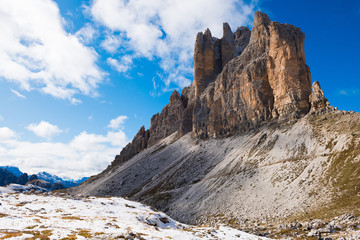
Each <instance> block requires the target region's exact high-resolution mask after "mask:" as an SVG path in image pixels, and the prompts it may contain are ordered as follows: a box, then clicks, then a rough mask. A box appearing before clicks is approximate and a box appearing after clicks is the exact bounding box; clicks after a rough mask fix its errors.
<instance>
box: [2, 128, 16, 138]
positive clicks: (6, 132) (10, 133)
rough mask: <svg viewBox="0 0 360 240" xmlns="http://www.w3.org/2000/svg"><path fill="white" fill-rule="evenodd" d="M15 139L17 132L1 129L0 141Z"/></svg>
mask: <svg viewBox="0 0 360 240" xmlns="http://www.w3.org/2000/svg"><path fill="white" fill-rule="evenodd" d="M14 137H15V132H14V131H13V130H11V129H10V128H7V127H0V141H6V140H10V139H12V138H14Z"/></svg>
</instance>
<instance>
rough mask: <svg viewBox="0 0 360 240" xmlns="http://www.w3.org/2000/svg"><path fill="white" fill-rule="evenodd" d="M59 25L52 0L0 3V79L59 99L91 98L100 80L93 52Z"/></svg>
mask: <svg viewBox="0 0 360 240" xmlns="http://www.w3.org/2000/svg"><path fill="white" fill-rule="evenodd" d="M63 23H64V20H63V19H62V17H61V15H60V12H59V8H58V6H57V5H56V3H54V2H53V1H52V0H33V1H27V0H1V4H0V33H1V38H0V78H1V79H5V80H7V81H11V82H14V83H17V84H18V85H19V86H20V87H21V88H22V89H23V90H26V91H31V90H40V91H42V92H44V93H46V94H50V95H52V96H54V97H56V98H60V99H68V100H71V99H72V98H73V96H74V95H75V94H84V95H90V96H93V95H96V94H97V93H96V88H97V86H98V84H99V83H101V82H102V81H103V78H104V73H103V72H102V71H101V70H100V69H99V68H98V66H97V65H96V61H97V58H98V56H97V53H96V52H95V51H94V50H93V49H92V48H89V47H86V46H84V45H83V44H82V43H81V42H80V41H79V39H78V38H77V37H76V36H75V35H72V34H69V33H67V32H65V30H64V26H63ZM81 36H83V37H84V36H85V33H83V34H82V35H81ZM84 38H85V37H84Z"/></svg>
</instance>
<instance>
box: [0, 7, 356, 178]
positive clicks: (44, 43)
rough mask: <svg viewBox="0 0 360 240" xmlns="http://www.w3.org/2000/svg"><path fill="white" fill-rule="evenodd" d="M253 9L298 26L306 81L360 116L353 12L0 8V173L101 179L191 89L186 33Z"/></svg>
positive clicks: (245, 21)
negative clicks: (175, 94) (173, 97)
mask: <svg viewBox="0 0 360 240" xmlns="http://www.w3.org/2000/svg"><path fill="white" fill-rule="evenodd" d="M256 10H261V11H264V12H266V13H267V14H268V15H269V17H270V19H271V20H273V21H278V22H282V23H289V24H293V25H296V26H297V27H300V28H301V29H302V31H303V32H304V33H305V35H306V40H305V54H306V59H307V63H308V65H309V66H310V69H311V73H312V80H313V81H316V80H317V81H319V82H320V84H321V86H322V88H323V90H324V92H325V95H326V97H327V98H328V99H329V101H330V104H331V105H333V106H336V107H338V108H339V109H344V110H354V111H357V112H358V111H360V104H359V99H360V81H359V80H360V79H359V74H358V72H359V66H360V60H359V57H358V55H359V53H360V51H359V44H358V42H359V37H360V36H359V35H360V31H359V30H360V29H359V24H358V23H359V22H360V21H359V20H360V1H347V2H346V4H344V3H343V2H342V1H330V2H329V1H307V0H305V1H276V0H259V1H256V2H254V1H253V2H251V1H244V2H243V1H234V0H211V1H209V0H206V1H205V0H195V1H194V0H171V1H170V0H152V1H148V0H136V1H123V0H96V1H77V0H57V1H53V0H33V1H31V3H30V1H27V0H0V18H1V21H0V31H1V32H2V36H4V37H2V39H0V98H1V104H0V165H15V166H19V167H20V169H21V170H22V171H27V172H29V173H36V172H38V171H43V170H45V171H48V172H50V173H52V174H57V175H60V176H62V177H70V178H79V177H83V176H87V175H91V174H95V173H97V172H99V171H101V170H102V169H104V168H105V167H106V166H107V165H108V164H109V163H110V162H111V161H112V160H113V158H114V155H115V154H118V153H119V152H120V150H121V148H122V147H123V146H124V145H126V143H127V142H128V141H130V140H131V139H132V137H133V136H134V135H135V134H136V132H137V131H138V129H139V128H140V127H141V126H142V125H145V127H146V128H148V127H149V124H150V118H151V116H152V115H153V114H155V113H157V112H159V111H161V109H162V107H163V106H164V105H165V104H167V103H168V99H169V97H170V94H171V91H172V90H174V89H178V90H181V88H183V87H184V86H187V85H188V84H190V82H191V81H192V77H193V69H192V66H193V59H192V54H193V46H194V40H195V37H196V33H197V32H199V31H203V30H205V29H206V28H207V27H209V28H210V29H211V31H212V33H213V35H214V36H217V37H221V31H222V23H223V22H224V21H226V22H229V23H230V26H231V27H232V28H233V30H234V29H235V28H236V27H238V26H244V25H245V26H248V27H250V28H251V25H252V20H253V14H254V12H255V11H256Z"/></svg>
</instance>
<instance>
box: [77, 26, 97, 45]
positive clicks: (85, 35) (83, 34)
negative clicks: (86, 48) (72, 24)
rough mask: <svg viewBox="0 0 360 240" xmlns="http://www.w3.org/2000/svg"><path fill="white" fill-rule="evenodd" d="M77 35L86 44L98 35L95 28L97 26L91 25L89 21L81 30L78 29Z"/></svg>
mask: <svg viewBox="0 0 360 240" xmlns="http://www.w3.org/2000/svg"><path fill="white" fill-rule="evenodd" d="M75 35H76V36H77V37H78V39H79V40H80V41H81V42H83V43H84V44H89V43H91V42H92V41H93V40H94V38H95V37H96V36H97V35H98V32H97V31H96V30H95V28H94V27H93V26H91V25H90V24H89V23H87V24H86V25H85V27H83V28H81V29H80V30H79V31H77V32H76V34H75Z"/></svg>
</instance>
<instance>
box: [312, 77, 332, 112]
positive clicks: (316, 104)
mask: <svg viewBox="0 0 360 240" xmlns="http://www.w3.org/2000/svg"><path fill="white" fill-rule="evenodd" d="M309 100H310V104H311V112H316V111H319V110H324V109H329V108H330V104H329V102H328V100H327V99H326V98H325V96H324V92H323V91H322V90H321V87H320V83H319V82H318V81H315V82H314V83H313V85H312V93H311V95H310V98H309Z"/></svg>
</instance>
